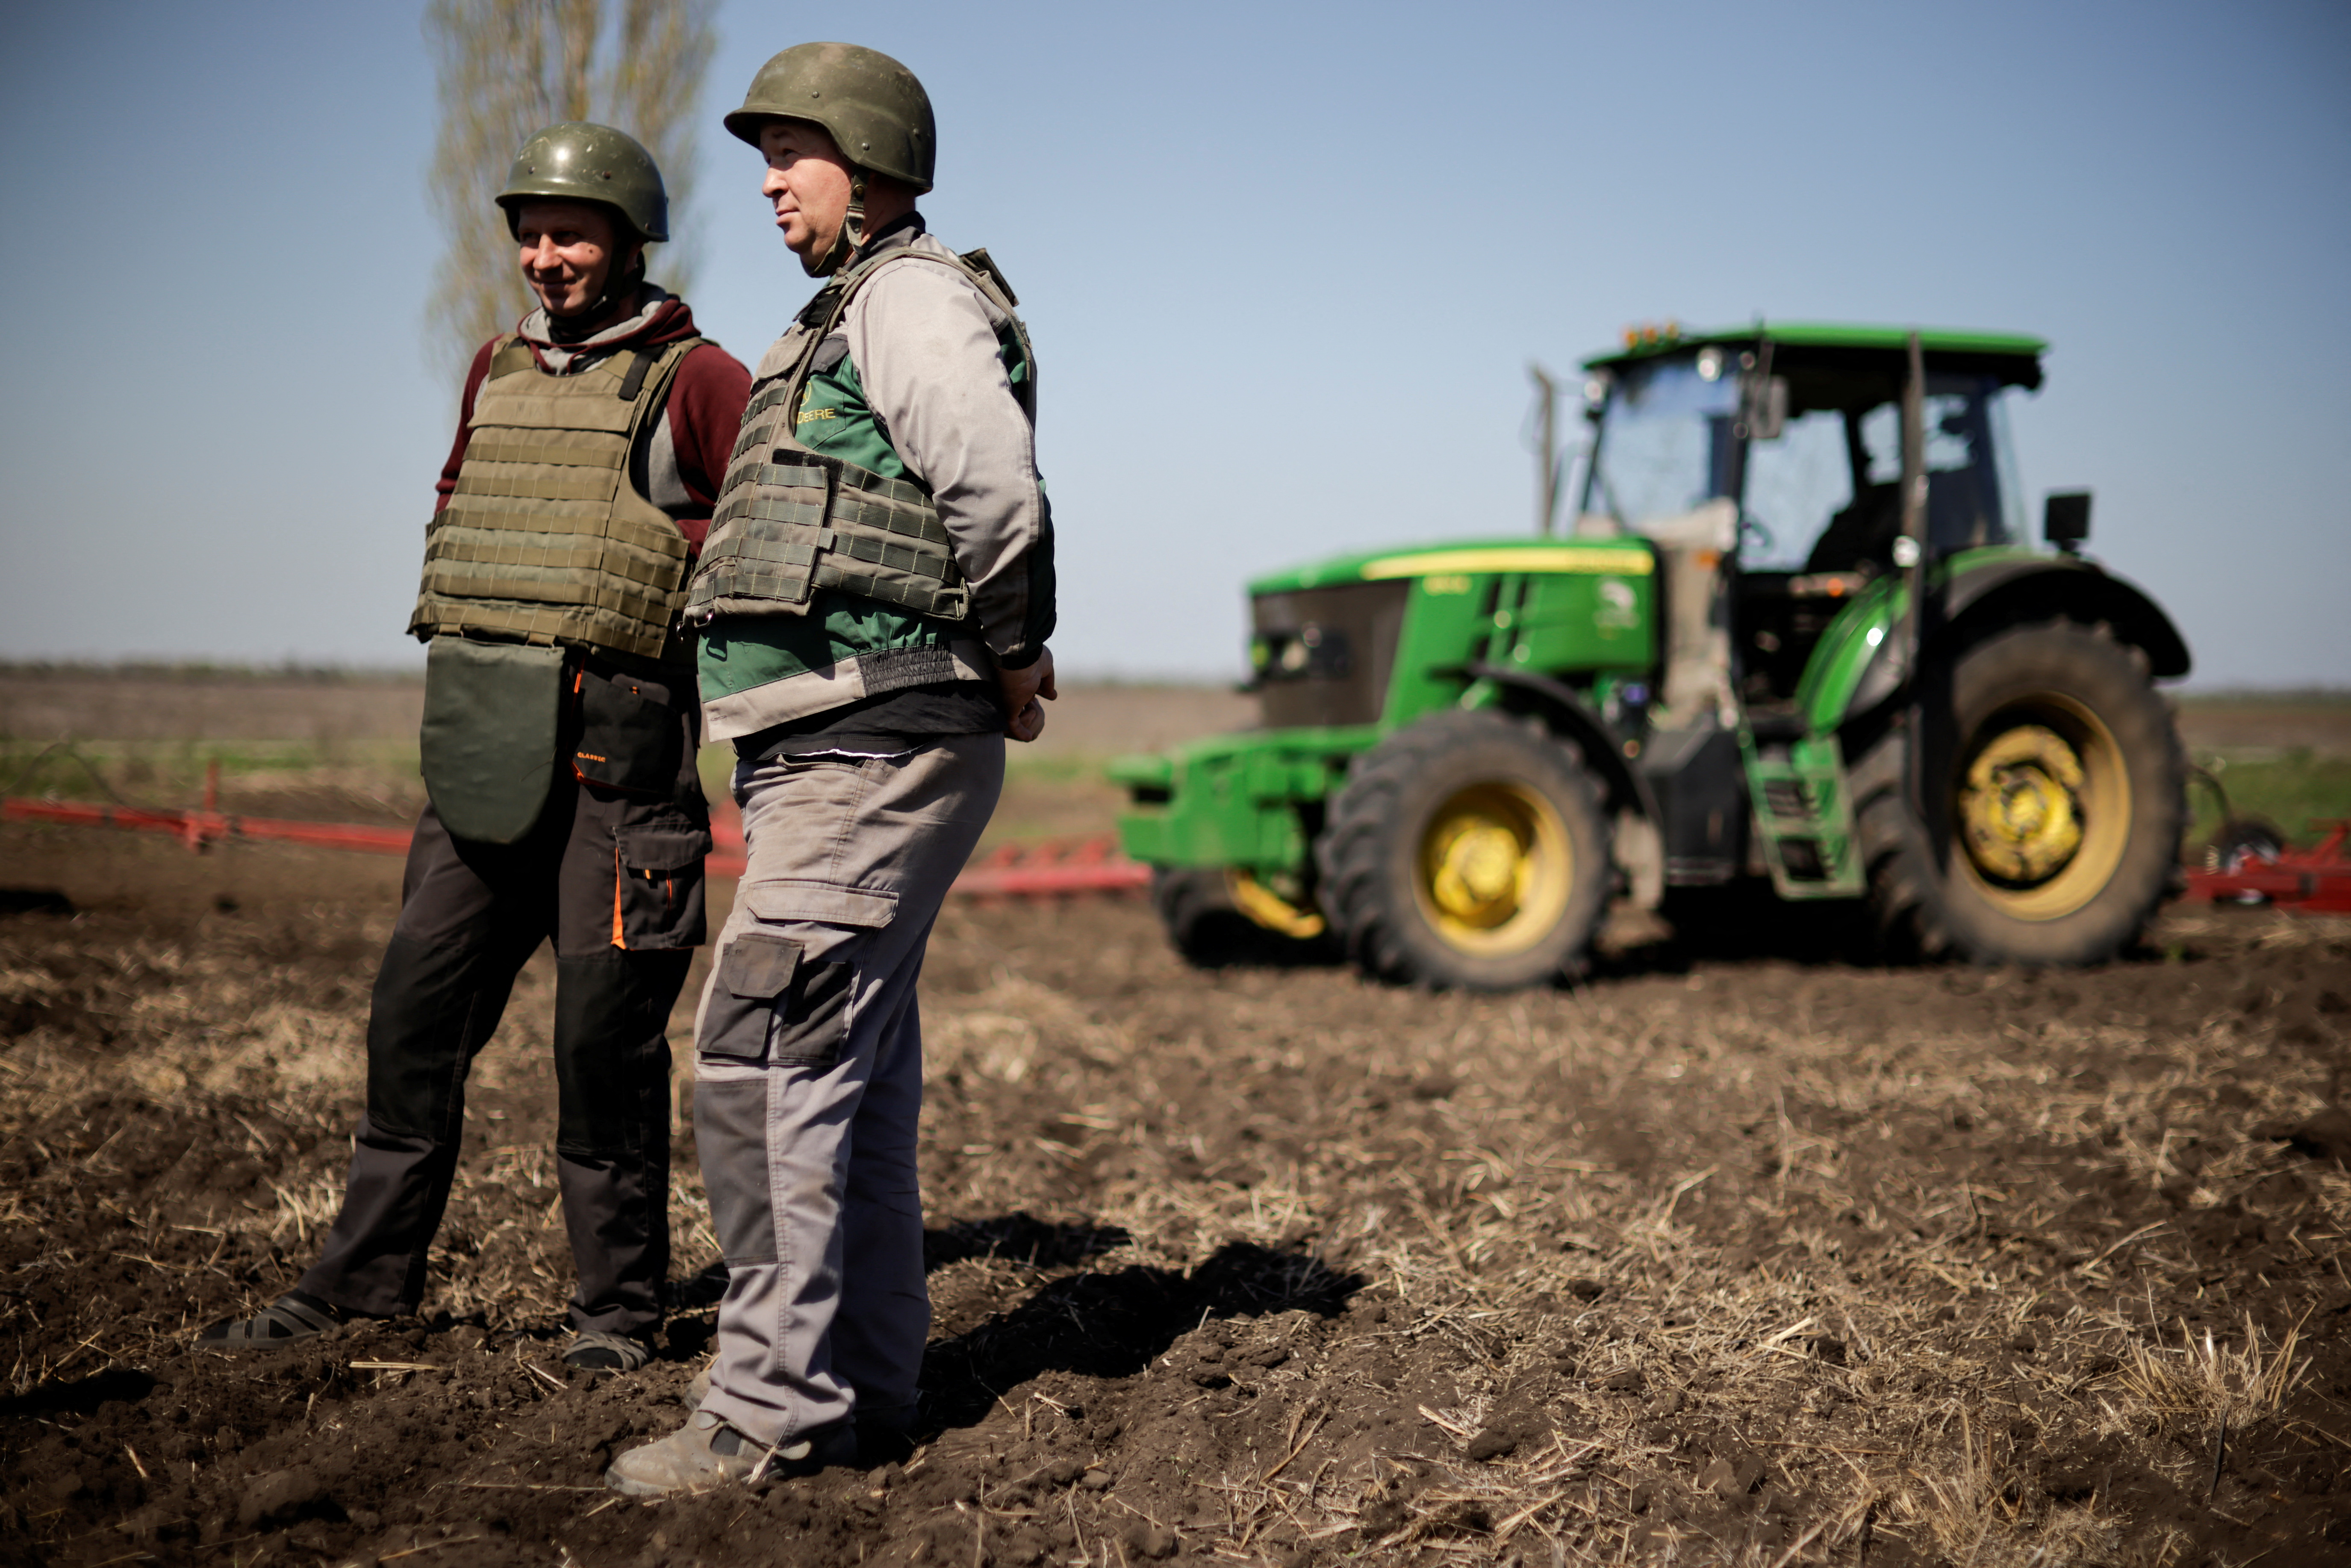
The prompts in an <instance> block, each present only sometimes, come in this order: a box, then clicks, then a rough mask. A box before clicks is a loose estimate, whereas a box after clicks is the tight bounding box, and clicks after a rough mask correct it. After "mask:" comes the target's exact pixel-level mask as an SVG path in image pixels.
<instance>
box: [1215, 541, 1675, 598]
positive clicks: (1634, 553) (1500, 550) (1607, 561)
mask: <svg viewBox="0 0 2351 1568" xmlns="http://www.w3.org/2000/svg"><path fill="white" fill-rule="evenodd" d="M1655 565H1656V561H1655V558H1654V557H1653V556H1652V555H1651V554H1650V553H1649V545H1648V541H1647V540H1646V539H1635V538H1619V539H1556V538H1527V537H1526V536H1525V535H1523V534H1521V535H1519V536H1518V537H1517V538H1498V539H1447V540H1445V541H1444V542H1442V543H1440V544H1426V545H1397V546H1392V547H1390V548H1389V549H1376V550H1358V551H1356V552H1354V553H1353V554H1352V555H1342V556H1332V557H1331V558H1329V559H1325V560H1318V561H1311V562H1309V563H1308V564H1306V565H1304V566H1295V567H1291V568H1290V569H1288V570H1283V571H1275V572H1269V573H1267V574H1266V575H1265V576H1263V577H1260V578H1258V579H1255V580H1252V581H1251V582H1250V583H1249V592H1250V593H1251V594H1252V595H1256V594H1261V593H1298V592H1301V591H1305V590H1308V589H1315V588H1338V587H1341V586H1343V585H1345V584H1347V583H1351V582H1384V581H1389V580H1395V579H1398V578H1416V577H1445V576H1459V577H1470V576H1475V575H1477V574H1479V573H1481V572H1494V571H1510V572H1536V573H1544V572H1592V573H1595V574H1598V575H1603V576H1611V577H1646V576H1648V575H1649V573H1650V572H1651V571H1652V570H1655Z"/></svg>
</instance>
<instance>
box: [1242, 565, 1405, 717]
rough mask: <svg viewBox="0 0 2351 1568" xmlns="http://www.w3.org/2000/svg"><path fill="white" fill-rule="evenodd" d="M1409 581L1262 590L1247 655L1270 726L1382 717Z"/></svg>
mask: <svg viewBox="0 0 2351 1568" xmlns="http://www.w3.org/2000/svg"><path fill="white" fill-rule="evenodd" d="M1411 586H1412V585H1411V584H1410V583H1409V582H1408V581H1395V582H1353V583H1348V584H1346V585H1345V586H1344V587H1340V588H1315V589H1307V590H1304V591H1300V592H1297V593H1267V594H1261V595H1259V597H1258V599H1257V601H1256V603H1255V604H1254V606H1253V607H1252V611H1253V614H1252V622H1253V624H1252V625H1251V627H1250V640H1251V643H1252V647H1251V651H1250V662H1251V663H1252V664H1253V665H1254V666H1255V669H1256V675H1257V680H1256V687H1255V689H1256V691H1257V694H1258V702H1259V710H1260V711H1261V712H1262V713H1263V714H1264V716H1265V727H1267V728H1268V729H1292V728H1305V727H1316V726H1323V725H1342V724H1376V723H1378V722H1379V716H1380V709H1381V707H1382V706H1384V704H1385V702H1386V700H1387V692H1388V675H1389V674H1390V672H1391V671H1392V670H1393V669H1394V668H1395V653H1396V640H1397V639H1398V638H1399V637H1400V636H1402V634H1403V632H1404V607H1405V597H1406V596H1407V594H1408V593H1409V592H1410V591H1411Z"/></svg>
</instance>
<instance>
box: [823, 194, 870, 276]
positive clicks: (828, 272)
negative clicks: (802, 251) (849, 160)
mask: <svg viewBox="0 0 2351 1568" xmlns="http://www.w3.org/2000/svg"><path fill="white" fill-rule="evenodd" d="M864 245H865V171H863V170H862V169H859V170H856V171H854V172H852V173H851V174H850V176H849V211H848V212H847V213H845V214H842V216H841V232H840V233H839V234H837V235H834V236H833V239H832V248H831V250H828V251H826V252H825V253H824V256H823V259H822V260H820V261H819V262H818V263H817V264H816V266H815V267H811V268H810V269H809V275H810V277H831V276H832V275H833V274H834V273H836V272H839V271H840V270H841V268H842V267H847V266H848V265H849V258H850V257H852V256H855V255H856V254H857V253H858V251H859V250H860V249H862V248H863V246H864Z"/></svg>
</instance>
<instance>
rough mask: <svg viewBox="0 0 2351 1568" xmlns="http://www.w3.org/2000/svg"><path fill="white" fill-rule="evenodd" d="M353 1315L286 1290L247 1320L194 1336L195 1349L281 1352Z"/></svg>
mask: <svg viewBox="0 0 2351 1568" xmlns="http://www.w3.org/2000/svg"><path fill="white" fill-rule="evenodd" d="M359 1315H360V1314H359V1313H357V1312H345V1311H344V1310H343V1309H342V1308H340V1307H338V1306H333V1305H330V1304H329V1303H328V1302H326V1301H320V1300H319V1298H318V1297H316V1296H313V1295H310V1294H309V1293H308V1292H307V1291H287V1292H286V1293H285V1294H284V1295H282V1296H280V1297H278V1298H277V1300H276V1301H272V1302H270V1303H269V1304H268V1305H267V1306H266V1307H264V1308H262V1309H261V1310H260V1311H259V1312H256V1313H254V1314H253V1316H251V1317H249V1318H225V1319H224V1320H222V1321H221V1322H216V1323H214V1324H213V1326H212V1327H210V1328H208V1329H206V1330H204V1332H203V1333H200V1334H198V1335H196V1348H198V1349H199V1350H225V1351H243V1350H283V1349H284V1348H285V1347H286V1346H287V1345H292V1344H300V1343H303V1342H304V1341H306V1340H314V1339H317V1338H319V1336H320V1335H322V1334H328V1333H333V1332H334V1331H335V1329H336V1328H337V1327H338V1326H339V1325H340V1324H342V1323H345V1322H350V1320H351V1319H352V1318H355V1317H358V1316H359Z"/></svg>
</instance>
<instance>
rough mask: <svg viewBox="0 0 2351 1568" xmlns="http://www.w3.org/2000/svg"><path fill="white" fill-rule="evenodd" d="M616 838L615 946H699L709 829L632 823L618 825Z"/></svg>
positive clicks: (652, 948)
mask: <svg viewBox="0 0 2351 1568" xmlns="http://www.w3.org/2000/svg"><path fill="white" fill-rule="evenodd" d="M612 838H613V849H612V871H613V876H612V946H615V947H624V948H627V949H629V950H630V951H632V952H641V951H660V950H664V949H667V948H674V947H695V946H700V945H701V943H702V940H703V937H704V936H705V925H706V922H705V916H704V914H703V889H702V857H703V856H705V855H706V854H708V853H709V852H710V834H709V832H708V831H705V830H704V829H701V828H695V827H689V826H686V825H684V824H679V825H677V826H675V827H659V826H657V827H630V828H615V829H614V830H613V831H612Z"/></svg>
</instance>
